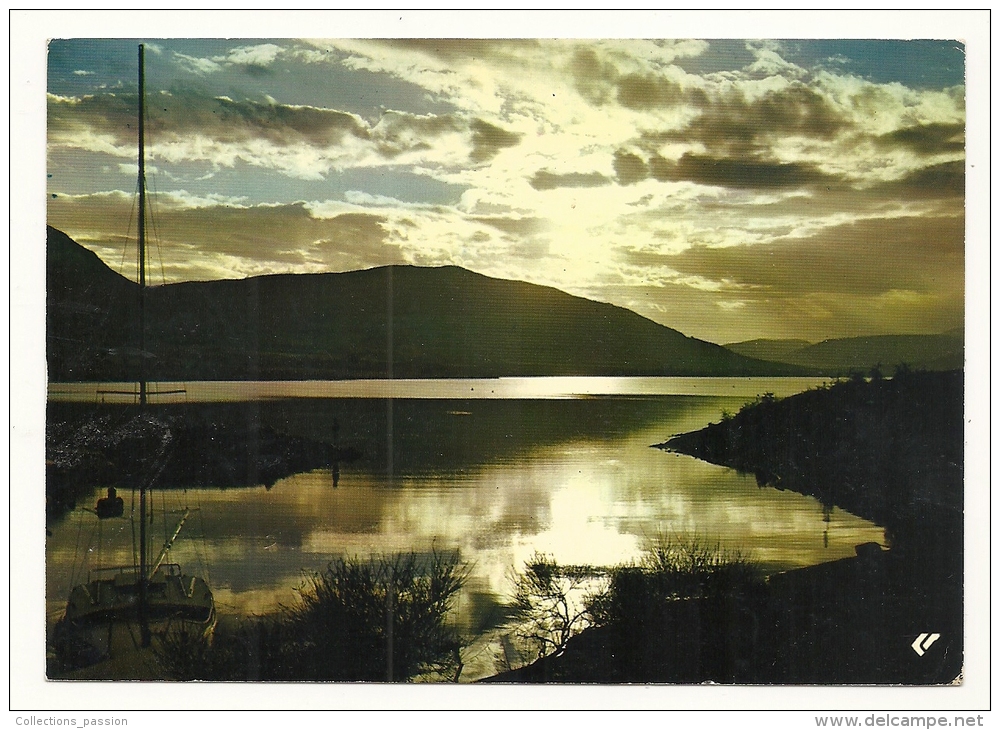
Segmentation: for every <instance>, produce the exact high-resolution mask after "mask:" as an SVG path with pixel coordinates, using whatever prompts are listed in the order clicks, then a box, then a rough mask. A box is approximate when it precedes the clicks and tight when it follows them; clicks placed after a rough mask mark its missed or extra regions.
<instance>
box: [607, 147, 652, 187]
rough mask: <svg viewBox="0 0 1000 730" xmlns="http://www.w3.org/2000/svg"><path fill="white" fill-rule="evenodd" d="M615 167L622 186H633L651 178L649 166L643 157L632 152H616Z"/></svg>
mask: <svg viewBox="0 0 1000 730" xmlns="http://www.w3.org/2000/svg"><path fill="white" fill-rule="evenodd" d="M614 166H615V174H616V175H617V176H618V182H619V184H621V185H631V184H632V183H637V182H639V181H641V180H645V179H646V178H647V177H649V166H648V165H647V164H646V162H645V161H644V160H643V159H642V158H641V157H639V156H638V155H634V154H632V153H631V152H622V151H618V152H616V153H615V159H614Z"/></svg>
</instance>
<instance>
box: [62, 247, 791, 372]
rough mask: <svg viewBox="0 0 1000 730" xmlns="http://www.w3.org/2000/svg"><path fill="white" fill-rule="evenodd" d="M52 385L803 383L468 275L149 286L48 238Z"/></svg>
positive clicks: (550, 296) (639, 325)
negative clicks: (138, 378)
mask: <svg viewBox="0 0 1000 730" xmlns="http://www.w3.org/2000/svg"><path fill="white" fill-rule="evenodd" d="M48 249H49V250H48V272H47V278H48V286H49V289H48V294H47V303H48V318H47V325H48V331H47V347H48V364H49V377H50V379H51V380H54V381H73V380H105V379H107V380H118V379H122V380H124V379H135V375H134V373H135V372H137V370H138V363H139V358H140V357H142V358H144V360H145V372H146V377H147V378H149V379H151V380H152V379H156V380H241V379H255V380H256V379H260V380H268V379H289V380H297V379H346V378H385V377H396V378H428V377H503V376H533V375H706V376H727V375H728V376H752V375H799V374H803V370H802V369H801V368H799V367H796V366H790V365H787V364H775V363H765V362H762V361H760V360H754V359H750V358H746V357H743V356H741V355H738V354H736V353H733V352H730V351H729V350H726V349H725V348H723V347H721V346H719V345H714V344H712V343H709V342H704V341H702V340H698V339H695V338H691V337H686V336H685V335H683V334H681V333H680V332H677V331H676V330H672V329H670V328H668V327H664V326H662V325H659V324H657V323H655V322H653V321H651V320H649V319H646V318H644V317H641V316H640V315H638V314H636V313H635V312H632V311H629V310H627V309H623V308H621V307H616V306H613V305H610V304H604V303H600V302H594V301H591V300H588V299H583V298H580V297H575V296H572V295H569V294H566V293H565V292H561V291H558V290H556V289H553V288H550V287H544V286H538V285H534V284H527V283H524V282H518V281H506V280H502V279H494V278H490V277H487V276H483V275H481V274H476V273H473V272H471V271H467V270H465V269H461V268H458V267H453V266H449V267H440V268H424V267H415V266H388V267H381V268H375V269H368V270H364V271H353V272H347V273H339V274H280V275H272V276H261V277H254V278H249V279H242V280H224V281H210V282H185V283H180V284H168V285H164V286H156V287H149V288H148V289H147V294H146V305H145V306H146V321H147V327H146V339H145V345H144V347H143V348H141V349H142V351H141V352H140V343H139V340H138V337H137V334H136V332H135V329H136V328H135V326H134V325H130V323H133V322H137V321H138V316H137V307H138V301H139V297H138V287H137V285H136V284H134V283H133V282H130V281H128V280H127V279H125V278H124V277H121V276H119V275H118V274H116V273H115V272H113V271H111V270H110V269H108V268H107V267H106V266H105V265H104V264H103V263H102V262H101V261H100V260H99V259H98V258H97V257H96V256H95V255H93V254H92V253H90V252H89V251H86V250H85V249H83V248H82V247H80V246H79V244H76V243H75V242H74V241H72V239H70V238H69V237H68V236H66V235H65V234H63V233H61V232H59V231H56V230H55V229H52V228H50V229H49V231H48ZM129 373H132V374H133V375H131V376H130V375H129Z"/></svg>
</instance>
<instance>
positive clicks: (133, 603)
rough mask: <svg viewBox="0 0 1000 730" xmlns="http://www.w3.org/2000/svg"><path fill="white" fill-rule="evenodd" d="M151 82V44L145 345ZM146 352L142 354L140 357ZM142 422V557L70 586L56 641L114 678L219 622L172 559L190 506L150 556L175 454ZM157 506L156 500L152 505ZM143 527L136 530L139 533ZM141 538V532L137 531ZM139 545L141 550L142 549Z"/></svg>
mask: <svg viewBox="0 0 1000 730" xmlns="http://www.w3.org/2000/svg"><path fill="white" fill-rule="evenodd" d="M144 96H145V83H144V47H143V46H142V45H140V46H139V125H138V126H139V155H138V157H139V205H138V209H139V215H138V239H139V246H138V249H139V253H138V256H139V296H140V306H139V336H140V343H142V344H140V350H143V349H144V346H145V345H144V342H145V320H144V316H145V315H144V310H145V306H143V302H144V299H145V289H146V275H145V269H146V267H145V258H146V240H145V220H144V219H145V207H146V186H145V139H144V116H145V109H144V107H145V101H144ZM141 362H142V358H140V363H141ZM146 401H147V390H146V380H145V377H144V375H143V369H142V365H141V364H140V371H139V408H140V409H144V408H145V406H146ZM144 420H145V423H144V425H143V426H141V427H140V428H141V429H142V430H143V431H148V433H147V434H146V435H148V436H160V437H161V438H160V441H161V446H160V451H159V453H158V454H157V455H156V458H154V459H152V464H153V468H152V469H151V473H152V475H151V476H149V477H148V478H146V479H142V480H140V481H139V483H138V485H137V488H138V492H139V509H138V514H136V515H133V520H134V521H135V522H137V523H138V525H139V540H138V545H137V546H136V545H135V544H133V552H137V553H138V559H137V560H136V561H134V564H133V565H118V566H111V567H105V568H96V569H93V570H91V571H90V573H89V575H88V576H87V581H86V582H84V583H80V584H78V585H76V586H74V587H73V588H72V589H71V590H70V595H69V600H68V602H67V604H66V612H65V616H64V617H63V619H62V620H60V622H59V623H58V624H57V626H56V628H55V630H54V634H55V637H54V639H55V640H54V644H55V646H56V652H57V654H59V655H61V656H59V664H60V665H61V666H62V667H63V668H65V669H67V670H72V669H78V668H81V667H87V666H91V665H95V664H99V663H102V662H106V661H107V660H112V662H114V663H115V664H116V666H117V667H119V668H121V667H128V666H131V669H129V670H126V671H125V676H114V675H115V672H114V671H112V672H111V673H110V675H111V676H108V677H106V678H120V679H126V678H137V679H138V678H154V677H146V676H142V675H143V674H144V672H142V671H135V668H136V667H137V666H139V665H140V664H143V663H145V664H148V661H147V660H148V659H149V656H150V654H151V652H150V651H149V648H150V647H151V646H152V642H153V639H154V638H156V639H158V640H159V642H160V644H161V645H163V644H164V643H168V642H169V641H170V640H171V639H176V638H178V637H180V638H182V639H184V640H192V639H193V640H195V641H199V642H202V641H204V642H210V641H211V638H212V634H213V632H214V630H215V625H216V612H215V600H214V597H213V595H212V591H211V589H210V588H209V586H208V583H207V582H206V581H205V580H204V579H202V578H199V577H194V576H190V575H187V574H185V573H184V571H183V570H182V569H181V566H180V565H178V564H176V563H168V562H166V558H167V556H168V555H169V552H170V549H171V547H172V545H173V543H174V541H175V540H176V539H177V536H178V535H179V534H180V532H181V529H182V528H183V526H184V523H185V521H186V520H187V518H188V516H189V515H190V510H185V512H184V514H183V516H182V517H181V519H180V521H179V522H178V523H177V525H176V527H175V529H174V530H173V534H172V535H171V537H170V538H169V539H168V540H166V542H165V543H164V545H163V548H162V549H161V551H160V553H159V557H157V558H156V560H150V550H149V547H150V545H149V542H150V541H149V535H148V530H147V525H148V524H149V522H150V518H151V514H150V509H149V508H148V507H147V502H148V501H149V500H147V492H148V491H149V489H150V488H151V487H152V486H153V483H154V482H155V480H156V474H157V473H158V471H159V470H158V469H156V468H155V467H156V465H157V463H160V464H162V463H163V461H164V460H165V458H166V457H167V453H166V450H167V448H168V446H169V443H170V438H169V436H168V437H167V438H163V435H164V434H162V433H161V434H156V433H154V431H155V430H156V429H157V426H158V425H157V422H156V421H155V419H144ZM150 506H151V505H150ZM92 511H93V512H94V513H95V514H96V515H97V518H98V519H99V520H104V519H114V518H123V517H124V504H123V500H122V498H121V497H119V496H118V495H117V492H116V491H115V489H114V488H113V487H112V488H109V489H108V496H107V497H105V498H101V499H100V500H99V501H98V503H97V506H96V509H94V510H92ZM134 534H135V532H134V530H133V535H134ZM133 540H134V538H133ZM136 547H137V549H136Z"/></svg>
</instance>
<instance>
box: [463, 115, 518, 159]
mask: <svg viewBox="0 0 1000 730" xmlns="http://www.w3.org/2000/svg"><path fill="white" fill-rule="evenodd" d="M469 128H470V129H471V131H472V152H471V153H470V154H469V159H470V160H472V161H473V162H477V163H478V162H486V161H488V160H491V159H493V158H494V157H495V156H496V154H497V153H498V152H499V151H500V150H502V149H504V148H505V147H515V146H516V145H517V143H518V142H520V141H521V136H522V135H520V134H517V133H515V132H508V131H506V130H504V129H501V128H500V127H496V126H494V125H492V124H490V123H489V122H484V121H483V120H482V119H473V120H472V123H471V124H470V125H469Z"/></svg>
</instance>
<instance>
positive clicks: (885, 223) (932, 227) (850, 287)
mask: <svg viewBox="0 0 1000 730" xmlns="http://www.w3.org/2000/svg"><path fill="white" fill-rule="evenodd" d="M964 223H965V222H964V218H962V217H940V218H896V219H878V220H864V221H858V222H855V223H851V224H846V225H842V226H837V227H834V228H828V229H824V230H822V231H820V232H819V233H817V234H816V235H814V236H811V237H808V238H792V237H786V238H780V239H776V240H775V241H773V242H771V243H767V244H758V245H740V246H730V247H726V248H709V247H707V246H695V247H693V248H690V249H688V250H686V251H684V252H683V253H680V254H677V255H674V256H658V255H656V254H649V253H639V252H633V253H632V254H630V255H629V259H628V261H629V263H632V264H637V265H645V266H649V265H656V264H657V261H658V263H659V265H660V266H666V267H669V268H670V269H673V270H675V271H678V272H681V273H683V274H691V275H696V276H700V277H703V278H706V279H709V280H711V281H716V282H726V283H728V284H730V285H736V286H742V287H749V288H752V289H759V290H762V291H764V292H766V293H767V294H768V296H771V295H775V294H785V295H787V294H792V293H794V294H805V293H827V294H834V295H843V296H854V295H857V296H871V295H879V294H885V293H887V292H890V291H894V290H896V291H913V292H918V293H931V292H939V293H942V294H944V295H947V296H949V297H952V298H955V297H957V298H959V299H960V298H961V297H962V292H963V291H964V283H963V282H964V266H965V225H964Z"/></svg>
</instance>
